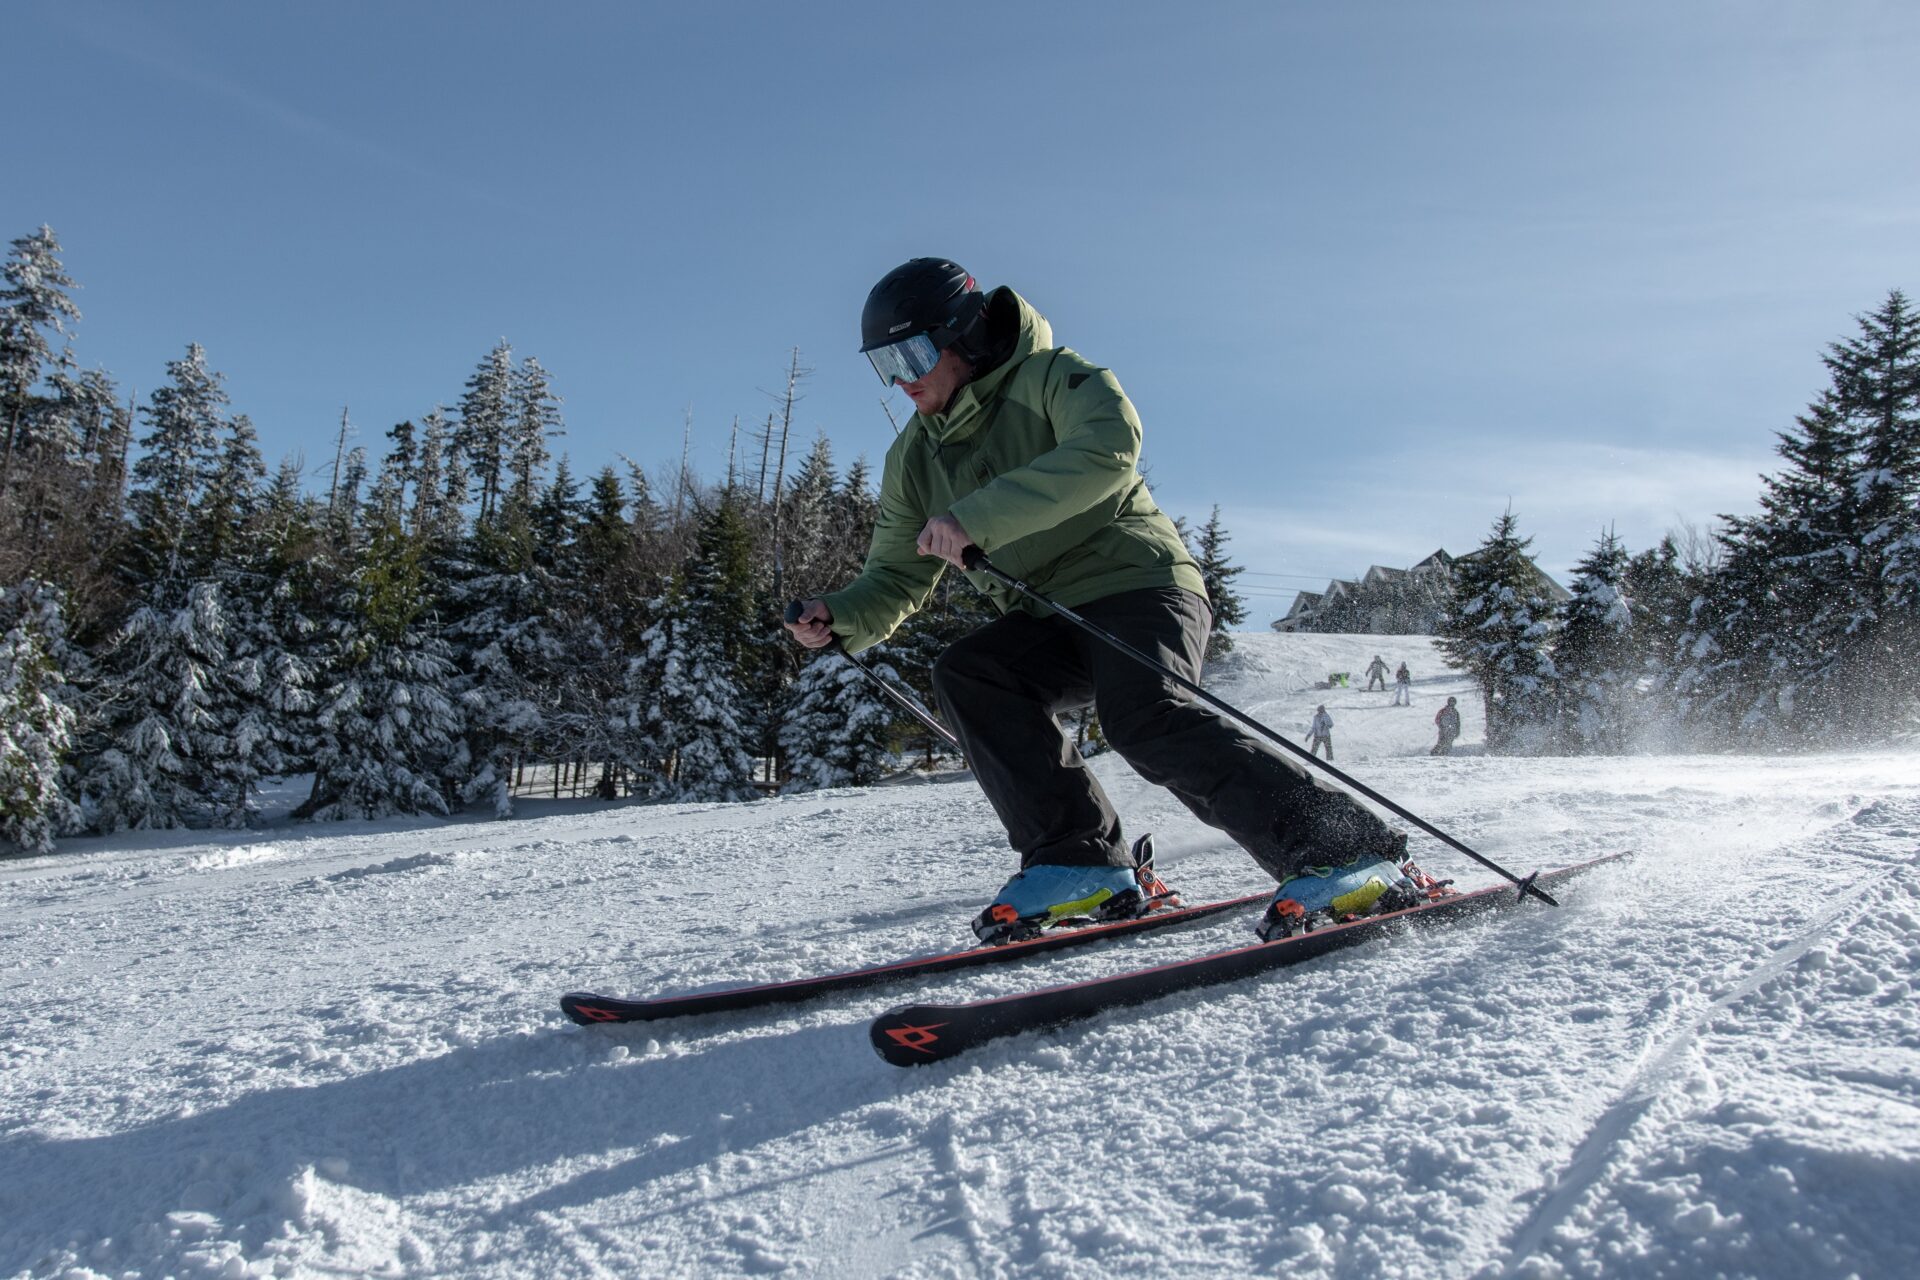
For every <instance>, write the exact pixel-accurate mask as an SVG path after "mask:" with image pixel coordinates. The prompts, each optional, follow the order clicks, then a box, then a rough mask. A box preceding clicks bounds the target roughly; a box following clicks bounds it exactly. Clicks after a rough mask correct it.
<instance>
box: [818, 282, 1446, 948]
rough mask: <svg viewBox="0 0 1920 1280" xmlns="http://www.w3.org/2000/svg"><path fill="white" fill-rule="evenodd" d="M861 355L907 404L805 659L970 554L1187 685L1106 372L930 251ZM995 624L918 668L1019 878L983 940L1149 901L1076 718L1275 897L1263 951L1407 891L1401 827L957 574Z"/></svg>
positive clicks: (1150, 510)
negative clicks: (1332, 914) (1295, 925)
mask: <svg viewBox="0 0 1920 1280" xmlns="http://www.w3.org/2000/svg"><path fill="white" fill-rule="evenodd" d="M860 330H861V340H862V345H861V350H862V352H863V353H864V354H865V355H866V356H867V358H868V359H869V360H870V361H871V362H872V364H873V367H874V371H875V372H876V373H878V374H879V375H880V380H881V382H882V383H883V384H885V385H888V386H892V385H895V384H897V385H899V386H900V388H901V390H903V391H905V392H906V394H907V396H908V397H909V398H910V399H911V400H912V401H913V404H914V408H915V410H916V412H915V413H914V415H913V417H912V418H911V419H910V420H909V421H908V423H907V425H906V427H905V428H904V429H902V430H901V432H900V433H899V435H898V437H897V438H896V439H895V440H894V442H893V445H892V447H890V448H889V449H888V451H887V459H886V465H885V468H884V470H883V472H882V475H881V481H880V502H879V514H878V516H877V518H876V520H875V522H874V529H873V539H872V543H871V546H870V548H869V551H868V555H867V560H866V565H865V567H864V568H863V569H862V570H861V572H860V574H859V576H858V577H856V578H855V579H854V580H853V581H852V582H851V583H849V584H848V585H847V586H846V587H844V588H842V589H841V590H839V591H835V592H831V593H829V594H827V595H825V596H822V597H819V598H816V599H811V600H806V601H803V602H802V607H801V610H800V612H799V616H798V620H797V621H795V622H791V623H788V624H787V625H788V627H789V629H790V630H791V631H792V632H793V634H794V638H795V639H796V640H797V641H798V642H799V643H800V644H801V645H804V646H805V647H807V648H810V649H818V648H822V647H824V646H826V645H828V644H830V643H832V642H833V640H834V639H835V637H838V638H839V639H840V641H841V642H842V644H843V646H844V647H845V649H846V650H847V651H848V652H850V653H857V652H859V651H860V650H862V649H865V648H868V647H869V646H871V645H874V644H878V643H879V642H880V641H882V640H884V639H886V638H887V637H888V636H889V635H891V634H892V633H893V631H894V629H895V628H896V627H898V626H899V625H900V623H901V622H902V621H904V620H905V619H906V618H907V617H908V615H910V614H912V613H913V612H914V611H915V610H916V609H918V608H920V607H921V606H922V605H923V604H925V602H926V600H927V598H928V596H929V595H930V594H931V593H932V591H933V588H934V585H935V583H936V582H937V581H938V580H939V578H940V575H941V573H942V572H943V571H944V570H945V568H946V566H947V565H949V564H951V565H955V566H961V565H962V555H963V553H964V552H965V551H966V550H967V549H968V548H969V547H971V546H978V547H979V548H980V549H981V550H982V551H983V552H985V553H986V554H987V555H989V556H991V557H992V558H993V560H994V562H995V564H996V566H997V567H998V568H1000V569H1002V570H1004V571H1005V572H1007V573H1008V574H1011V575H1014V576H1016V577H1018V578H1019V579H1021V580H1022V581H1024V582H1026V583H1028V584H1030V585H1031V586H1032V587H1033V588H1034V589H1035V590H1036V591H1039V592H1041V593H1044V594H1046V595H1048V596H1049V597H1050V598H1051V599H1053V600H1054V601H1056V602H1058V603H1059V604H1061V605H1063V606H1065V607H1067V608H1071V609H1073V610H1075V611H1076V612H1077V613H1080V614H1081V615H1082V616H1083V617H1085V618H1087V619H1088V620H1090V621H1092V622H1094V623H1095V624H1097V625H1098V626H1100V627H1102V628H1104V629H1105V630H1106V631H1108V632H1109V633H1112V634H1114V635H1116V636H1117V637H1118V638H1119V639H1121V640H1123V641H1125V642H1126V643H1128V644H1130V645H1132V646H1133V647H1135V648H1137V649H1141V650H1143V651H1145V652H1147V653H1151V654H1154V655H1155V656H1157V657H1158V658H1159V659H1160V660H1161V661H1162V662H1163V663H1165V664H1166V665H1167V666H1169V667H1171V668H1173V669H1174V670H1176V671H1178V672H1179V673H1180V674H1181V675H1182V676H1183V677H1185V678H1186V679H1189V680H1193V681H1198V680H1199V678H1200V664H1201V659H1202V656H1203V654H1204V651H1205V648H1206V641H1207V633H1208V630H1209V627H1210V623H1211V613H1210V607H1209V605H1208V601H1207V594H1206V586H1205V584H1204V583H1203V581H1202V579H1201V575H1200V570H1199V567H1198V566H1197V565H1196V564H1195V563H1194V560H1193V557H1192V556H1191V555H1190V554H1189V553H1188V551H1187V548H1186V546H1185V544H1184V543H1183V542H1182V541H1181V539H1180V535H1179V533H1178V532H1177V531H1176V530H1175V529H1174V526H1173V522H1172V521H1171V520H1169V519H1168V518H1167V517H1166V516H1165V515H1164V514H1162V513H1161V511H1160V509H1159V508H1158V507H1157V506H1155V505H1154V501H1153V498H1152V496H1151V495H1150V494H1149V493H1148V492H1147V487H1146V484H1145V483H1144V482H1143V481H1142V480H1141V478H1140V473H1139V471H1138V470H1137V464H1138V460H1139V453H1140V436H1141V429H1140V420H1139V418H1138V417H1137V416H1136V414H1135V412H1134V408H1133V405H1132V403H1131V402H1130V401H1129V400H1128V399H1127V396H1126V393H1125V392H1123V391H1122V390H1121V389H1120V383H1119V381H1118V380H1117V379H1116V378H1115V377H1114V375H1113V374H1112V373H1111V372H1110V371H1109V370H1106V369H1103V368H1101V367H1100V366H1099V365H1096V364H1094V363H1093V362H1091V361H1089V360H1087V359H1086V358H1085V357H1083V356H1081V355H1079V354H1078V353H1076V352H1074V351H1072V350H1071V349H1069V348H1066V347H1056V346H1054V345H1053V331H1052V328H1051V327H1050V326H1049V325H1048V323H1047V321H1046V318H1045V317H1043V316H1042V315H1041V314H1040V313H1039V312H1038V311H1036V310H1034V309H1033V307H1032V306H1031V305H1029V304H1028V303H1027V302H1026V300H1025V299H1023V298H1021V297H1020V296H1019V295H1018V294H1017V293H1015V292H1014V291H1013V290H1012V289H1010V288H1005V287H1001V288H997V289H994V290H992V291H990V292H988V291H983V290H981V289H980V288H979V287H978V286H977V285H976V284H975V283H974V279H973V277H972V276H970V275H969V274H967V272H966V271H965V270H964V269H962V268H961V267H959V266H958V265H956V264H954V263H953V262H950V261H946V260H944V259H938V258H916V259H914V260H913V261H911V262H908V263H906V264H904V265H903V266H900V267H898V268H896V269H894V270H893V271H890V272H888V273H887V274H886V275H885V276H884V277H883V278H882V279H881V280H880V282H879V283H878V284H876V285H875V286H874V288H873V290H872V292H871V293H870V294H869V295H868V297H867V301H866V306H865V308H864V310H863V311H862V313H861V318H860ZM970 577H971V580H972V581H973V583H974V585H975V586H977V587H979V588H980V589H981V590H983V591H985V592H986V593H987V595H988V596H989V597H990V598H991V599H992V601H993V603H994V605H995V606H996V608H997V609H998V610H999V611H1000V614H1001V616H1000V617H998V618H996V619H994V620H993V621H991V622H989V623H987V624H986V625H985V626H983V627H981V628H979V629H978V630H977V631H975V632H973V633H972V634H971V635H968V636H964V637H962V638H961V639H960V640H958V641H955V642H954V643H953V644H952V645H951V646H949V647H948V649H947V651H946V652H945V653H944V654H942V655H941V657H940V659H939V661H938V662H936V663H935V664H934V671H933V684H934V692H935V695H936V698H937V700H938V702H939V704H940V708H941V710H942V712H944V714H945V717H946V720H947V723H948V724H949V725H950V726H951V727H952V728H953V731H954V733H955V734H956V736H958V738H959V739H960V742H961V744H962V746H963V747H964V748H965V750H966V755H967V759H968V761H969V762H970V763H971V764H972V766H973V771H974V775H975V777H976V778H977V779H978V780H979V782H980V787H981V790H983V791H984V792H986V795H987V799H988V801H989V802H990V803H991V804H992V805H993V808H994V812H995V813H996V814H997V815H998V817H999V818H1000V821H1001V823H1002V824H1003V825H1004V826H1005V827H1006V830H1007V841H1008V844H1009V845H1011V846H1012V847H1013V848H1014V849H1015V850H1016V851H1018V853H1019V855H1020V870H1019V871H1018V872H1017V873H1016V874H1015V875H1014V876H1013V877H1012V878H1011V879H1010V880H1008V881H1007V882H1006V884H1005V885H1004V886H1003V887H1002V888H1001V889H1000V891H999V892H998V893H997V894H995V895H994V898H993V900H992V902H991V903H990V904H988V907H987V909H986V910H985V911H982V912H981V913H980V915H979V916H978V917H976V918H975V920H974V922H973V927H974V932H975V933H976V934H977V935H978V936H979V937H980V938H981V939H982V940H983V941H988V942H998V941H1004V940H1006V939H1009V938H1012V937H1018V936H1022V935H1023V934H1027V933H1031V932H1033V931H1034V930H1037V929H1039V928H1043V927H1045V926H1046V925H1048V924H1050V923H1053V922H1054V921H1058V920H1062V919H1067V918H1072V917H1087V916H1093V917H1095V918H1116V917H1123V916H1126V915H1131V914H1138V913H1139V912H1141V911H1143V910H1145V909H1146V908H1147V906H1148V905H1150V900H1151V899H1152V898H1154V897H1155V896H1157V895H1158V894H1160V893H1162V892H1164V891H1165V887H1164V885H1162V884H1160V882H1159V881H1158V880H1157V878H1156V877H1154V876H1153V875H1152V872H1151V869H1150V868H1138V867H1136V865H1135V862H1136V855H1135V854H1133V853H1132V852H1130V851H1129V850H1128V847H1127V845H1126V842H1125V841H1124V840H1123V839H1122V836H1121V827H1120V819H1119V817H1118V815H1117V814H1116V813H1115V812H1114V808H1113V805H1112V803H1111V802H1110V801H1109V800H1108V799H1107V796H1106V794H1105V793H1104V792H1103V791H1102V790H1101V788H1100V785H1099V783H1098V782H1096V781H1095V780H1094V777H1093V775H1092V773H1090V772H1089V771H1088V770H1087V768H1086V766H1085V763H1084V762H1083V761H1082V760H1081V758H1080V756H1079V753H1078V752H1076V751H1075V750H1074V749H1073V744H1072V743H1071V742H1070V741H1069V740H1068V739H1067V738H1066V736H1065V735H1064V734H1063V733H1062V732H1061V730H1060V726H1059V723H1058V721H1057V720H1056V719H1055V716H1056V714H1057V713H1059V712H1061V711H1065V710H1068V709H1071V708H1077V707H1084V706H1087V705H1089V704H1090V705H1092V706H1093V707H1094V708H1095V709H1096V710H1097V711H1098V713H1099V716H1100V725H1101V728H1102V729H1103V730H1104V731H1105V733H1106V737H1107V740H1108V741H1109V742H1110V743H1111V744H1112V745H1113V747H1114V749H1115V750H1116V751H1118V752H1119V753H1120V755H1121V756H1122V757H1123V758H1124V759H1125V760H1126V761H1127V762H1128V763H1129V764H1131V765H1132V766H1133V767H1134V768H1135V770H1137V771H1138V772H1139V773H1140V774H1141V776H1143V777H1145V778H1147V779H1148V780H1149V781H1152V782H1155V783H1157V784H1159V785H1162V786H1165V787H1167V788H1168V789H1169V790H1171V791H1172V792H1173V793H1174V795H1175V796H1177V797H1178V798H1179V799H1180V801H1181V802H1182V803H1184V804H1185V805H1186V806H1187V807H1188V808H1189V809H1191V810H1192V811H1193V812H1194V813H1195V814H1196V815H1198V816H1199V817H1200V818H1201V819H1202V820H1203V821H1205V822H1207V823H1209V824H1211V825H1213V826H1215V827H1218V828H1220V829H1221V830H1224V831H1225V832H1227V833H1228V834H1229V835H1230V836H1232V837H1233V839H1234V840H1235V841H1237V842H1238V843H1239V844H1240V845H1241V846H1242V847H1243V848H1245V849H1246V850H1247V851H1248V852H1249V853H1251V854H1252V855H1253V857H1254V859H1255V861H1257V862H1258V863H1259V864H1260V865H1261V866H1262V867H1264V868H1265V869H1266V870H1267V871H1268V872H1269V873H1271V874H1272V875H1273V877H1274V878H1275V879H1276V880H1278V881H1279V882H1280V886H1279V888H1278V890H1277V891H1276V892H1275V894H1274V898H1273V900H1272V902H1271V903H1270V904H1269V906H1268V913H1267V916H1266V917H1265V918H1263V921H1262V924H1261V926H1260V927H1261V930H1262V933H1263V936H1266V935H1268V934H1269V933H1270V932H1276V931H1285V930H1286V927H1287V926H1288V925H1289V923H1290V922H1291V921H1293V920H1297V919H1298V918H1299V917H1300V916H1301V915H1303V914H1310V913H1313V912H1317V911H1326V910H1332V911H1336V912H1341V913H1353V912H1360V911H1364V910H1367V909H1368V908H1370V907H1372V906H1373V905H1374V903H1376V902H1377V901H1378V900H1379V899H1380V898H1381V897H1382V896H1383V895H1388V894H1392V895H1393V897H1392V898H1390V899H1389V900H1390V901H1392V900H1394V899H1397V898H1398V897H1399V896H1400V895H1401V894H1404V893H1411V892H1412V884H1411V882H1410V881H1409V880H1408V879H1407V878H1406V876H1405V874H1404V873H1403V872H1402V871H1401V869H1400V866H1399V864H1400V862H1401V861H1403V860H1404V857H1405V852H1406V834H1405V832H1402V831H1398V830H1396V829H1394V828H1392V827H1389V826H1388V825H1387V824H1386V823H1384V822H1382V821H1381V820H1380V818H1379V817H1377V816H1376V815H1375V814H1374V813H1373V812H1371V811H1370V810H1368V809H1366V808H1364V807H1363V806H1362V805H1361V804H1360V803H1359V802H1358V801H1356V800H1355V799H1354V798H1353V797H1351V796H1349V795H1347V794H1346V793H1345V792H1343V791H1340V790H1337V789H1336V788H1334V787H1333V786H1331V785H1329V784H1327V783H1325V782H1323V781H1321V780H1320V779H1318V778H1316V777H1314V776H1313V775H1312V774H1311V772H1310V771H1309V770H1307V769H1305V768H1303V767H1302V766H1301V765H1299V764H1298V763H1296V762H1295V761H1293V760H1290V759H1289V758H1288V757H1286V756H1284V755H1282V754H1281V753H1280V752H1278V751H1277V750H1274V749H1272V748H1270V747H1269V746H1267V745H1266V744H1265V743H1263V742H1261V741H1260V740H1259V739H1257V738H1254V737H1253V736H1251V735H1249V734H1247V733H1245V732H1243V731H1242V730H1241V729H1240V728H1239V727H1238V726H1236V725H1235V724H1233V723H1232V722H1231V721H1229V720H1226V719H1224V718H1223V717H1221V716H1219V715H1217V714H1216V713H1215V712H1213V711H1212V710H1211V709H1209V708H1207V707H1205V706H1203V705H1201V704H1199V703H1196V702H1193V701H1190V700H1188V699H1187V698H1186V696H1185V695H1184V693H1182V692H1181V690H1180V689H1179V686H1177V685H1175V684H1174V683H1173V682H1171V681H1169V680H1167V679H1166V678H1165V677H1163V676H1162V675H1161V674H1160V673H1158V672H1156V671H1153V670H1152V669H1151V668H1149V667H1147V666H1145V665H1144V664H1141V663H1139V662H1136V661H1135V660H1134V659H1132V658H1130V657H1127V656H1126V655H1124V654H1122V653H1119V652H1117V651H1115V650H1113V649H1112V648H1110V647H1108V646H1107V645H1105V644H1103V643H1100V642H1098V641H1096V640H1094V639H1092V638H1091V637H1089V636H1087V635H1085V634H1084V633H1082V632H1080V631H1078V630H1077V629H1075V628H1074V627H1073V626H1072V625H1071V624H1069V623H1068V622H1067V621H1066V620H1065V619H1064V618H1061V617H1059V616H1057V615H1055V614H1054V613H1053V612H1052V611H1051V610H1049V609H1047V608H1045V607H1044V606H1040V605H1036V604H1033V603H1031V602H1029V601H1028V600H1027V599H1026V597H1024V596H1022V595H1020V594H1019V593H1017V592H1014V591H1012V590H1010V589H1008V588H1007V587H1005V586H1004V585H1002V584H1000V583H999V582H998V581H997V580H996V579H994V578H991V577H989V576H987V575H985V574H982V573H974V574H971V575H970Z"/></svg>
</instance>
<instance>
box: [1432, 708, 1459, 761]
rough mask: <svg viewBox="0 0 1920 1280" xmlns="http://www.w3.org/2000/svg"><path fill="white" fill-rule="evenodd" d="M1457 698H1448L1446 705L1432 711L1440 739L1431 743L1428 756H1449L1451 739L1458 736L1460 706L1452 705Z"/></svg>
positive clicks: (1451, 751) (1451, 744) (1451, 750)
mask: <svg viewBox="0 0 1920 1280" xmlns="http://www.w3.org/2000/svg"><path fill="white" fill-rule="evenodd" d="M1458 701H1459V699H1457V698H1448V699H1447V705H1446V706H1444V707H1442V708H1440V710H1439V711H1437V712H1435V713H1434V717H1433V723H1434V724H1435V725H1436V726H1437V727H1438V728H1439V730H1440V741H1438V742H1436V743H1434V744H1433V750H1431V751H1429V752H1427V754H1428V755H1430V756H1450V755H1452V754H1453V740H1454V739H1455V738H1457V737H1459V736H1460V708H1459V707H1457V706H1456V705H1454V704H1455V703H1457V702H1458Z"/></svg>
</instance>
